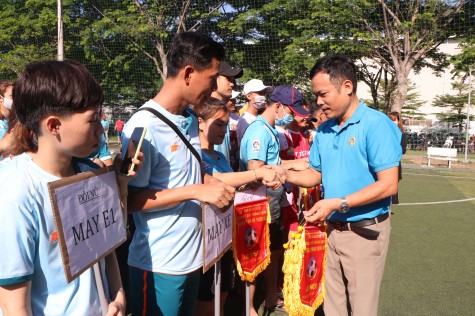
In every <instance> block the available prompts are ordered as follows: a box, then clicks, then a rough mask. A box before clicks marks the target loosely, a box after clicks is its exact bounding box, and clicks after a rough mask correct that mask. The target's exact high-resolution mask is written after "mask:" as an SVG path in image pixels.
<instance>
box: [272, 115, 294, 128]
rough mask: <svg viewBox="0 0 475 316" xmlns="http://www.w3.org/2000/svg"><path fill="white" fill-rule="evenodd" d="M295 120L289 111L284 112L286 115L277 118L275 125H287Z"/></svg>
mask: <svg viewBox="0 0 475 316" xmlns="http://www.w3.org/2000/svg"><path fill="white" fill-rule="evenodd" d="M293 120H294V117H293V116H292V115H290V114H288V113H287V112H284V117H283V118H281V119H279V118H275V125H277V126H286V125H288V124H290V123H291V122H292V121H293Z"/></svg>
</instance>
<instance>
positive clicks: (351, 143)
mask: <svg viewBox="0 0 475 316" xmlns="http://www.w3.org/2000/svg"><path fill="white" fill-rule="evenodd" d="M355 144H356V137H355V136H351V137H350V138H349V139H348V145H350V147H354V146H355Z"/></svg>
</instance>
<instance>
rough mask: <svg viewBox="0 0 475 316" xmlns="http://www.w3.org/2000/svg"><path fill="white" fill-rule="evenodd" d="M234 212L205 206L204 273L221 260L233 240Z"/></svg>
mask: <svg viewBox="0 0 475 316" xmlns="http://www.w3.org/2000/svg"><path fill="white" fill-rule="evenodd" d="M233 211H234V206H233V205H231V206H230V207H229V208H228V209H227V210H226V211H225V212H222V211H221V210H220V209H219V208H217V207H216V206H214V205H211V204H203V245H204V247H203V272H206V271H207V270H208V269H209V268H211V267H212V266H213V264H214V263H215V262H216V261H218V260H219V259H221V257H222V256H223V255H224V253H225V252H226V251H227V250H228V249H229V248H230V247H231V243H232V240H233Z"/></svg>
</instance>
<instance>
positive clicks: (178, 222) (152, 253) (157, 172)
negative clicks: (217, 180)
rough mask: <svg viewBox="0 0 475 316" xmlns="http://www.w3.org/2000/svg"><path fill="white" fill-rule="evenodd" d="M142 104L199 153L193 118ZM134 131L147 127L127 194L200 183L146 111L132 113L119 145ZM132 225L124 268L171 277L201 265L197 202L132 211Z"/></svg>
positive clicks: (194, 165)
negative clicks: (141, 158)
mask: <svg viewBox="0 0 475 316" xmlns="http://www.w3.org/2000/svg"><path fill="white" fill-rule="evenodd" d="M144 106H146V107H151V108H154V109H155V110H157V111H159V112H160V113H161V114H163V115H164V116H165V117H167V118H168V119H169V120H170V121H171V122H172V123H174V124H175V125H176V126H177V127H178V129H179V131H180V132H181V133H182V134H183V135H184V136H185V137H186V138H187V139H188V140H189V142H190V143H191V145H192V146H193V147H194V148H195V149H196V150H197V151H198V153H201V147H200V141H199V137H198V119H197V118H196V116H195V115H194V114H187V113H184V114H187V115H174V114H171V113H170V112H168V111H166V110H165V109H164V108H163V107H161V106H160V105H159V104H157V103H156V102H155V101H153V100H150V101H148V102H147V103H145V104H144ZM135 127H147V133H146V135H145V138H144V140H143V143H142V151H143V154H144V157H145V161H144V164H143V166H142V168H141V169H140V170H139V171H138V173H137V176H136V177H135V178H133V179H132V180H131V181H130V182H129V185H130V186H131V190H138V189H141V188H148V189H151V190H166V189H172V188H178V187H184V186H187V185H191V184H200V183H201V181H202V180H201V168H200V163H199V162H198V160H197V159H196V158H195V156H193V154H192V153H191V152H190V150H189V149H188V147H186V145H185V144H184V143H183V141H182V140H181V139H180V138H179V136H178V135H176V133H175V132H174V131H173V129H172V128H171V127H169V126H168V125H167V124H166V123H164V122H163V121H162V120H160V119H159V118H157V117H156V116H155V115H154V114H153V113H151V112H149V111H138V112H137V113H135V114H134V115H133V116H132V117H131V118H130V120H129V121H128V122H127V124H126V126H125V127H124V132H123V141H122V144H124V145H123V146H125V144H127V143H128V140H129V138H130V136H131V134H132V132H133V130H134V128H135ZM122 150H123V151H124V150H125V148H122ZM132 187H133V188H132ZM134 221H135V225H136V230H135V233H134V237H133V239H132V243H131V245H130V248H129V259H128V263H129V265H130V266H134V267H137V268H140V269H142V270H147V271H153V272H159V273H166V274H176V275H183V274H187V273H190V272H192V271H194V270H196V269H199V268H200V267H201V266H202V264H203V248H202V240H201V239H202V227H201V205H200V203H199V202H198V201H196V200H190V201H185V202H182V203H180V204H178V205H176V206H173V207H168V208H166V207H163V208H156V209H153V210H150V211H146V212H136V213H134Z"/></svg>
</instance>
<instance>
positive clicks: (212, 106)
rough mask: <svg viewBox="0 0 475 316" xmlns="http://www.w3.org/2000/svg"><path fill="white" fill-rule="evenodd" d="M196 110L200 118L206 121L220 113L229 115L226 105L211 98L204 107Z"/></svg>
mask: <svg viewBox="0 0 475 316" xmlns="http://www.w3.org/2000/svg"><path fill="white" fill-rule="evenodd" d="M194 110H195V111H196V114H197V115H198V117H201V118H202V119H203V120H205V121H206V120H208V119H210V118H212V117H213V116H214V115H216V113H218V112H219V111H223V112H224V113H229V109H228V108H227V107H226V103H224V102H223V101H221V100H218V99H216V98H209V99H208V100H207V101H206V102H205V103H203V105H202V106H198V107H195V109H194Z"/></svg>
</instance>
